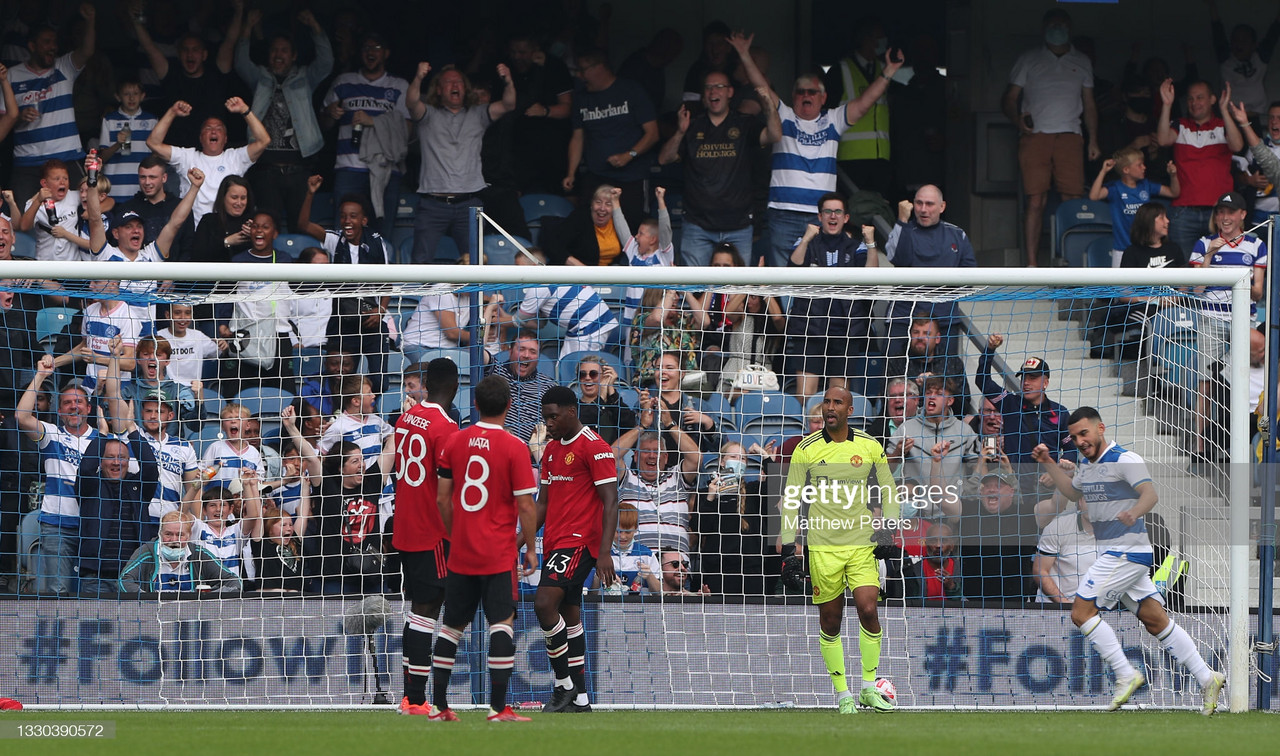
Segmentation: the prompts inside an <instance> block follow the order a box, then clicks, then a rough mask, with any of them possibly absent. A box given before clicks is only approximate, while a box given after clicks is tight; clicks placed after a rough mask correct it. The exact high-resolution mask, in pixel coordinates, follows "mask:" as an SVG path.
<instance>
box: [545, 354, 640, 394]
mask: <svg viewBox="0 0 1280 756" xmlns="http://www.w3.org/2000/svg"><path fill="white" fill-rule="evenodd" d="M588 356H596V357H599V358H600V359H601V360H602V361H603V362H604V364H606V365H609V366H610V367H612V368H613V370H614V372H616V373H617V374H618V380H619V381H621V382H623V383H626V382H627V368H626V366H625V365H623V364H622V359H621V358H619V357H618V355H616V354H610V353H608V352H596V351H585V352H570V353H569V354H566V355H565V356H563V357H561V358H560V361H559V363H558V364H557V366H556V383H559V384H560V385H561V386H572V385H574V384H575V383H577V382H578V362H579V360H581V359H582V358H583V357H588Z"/></svg>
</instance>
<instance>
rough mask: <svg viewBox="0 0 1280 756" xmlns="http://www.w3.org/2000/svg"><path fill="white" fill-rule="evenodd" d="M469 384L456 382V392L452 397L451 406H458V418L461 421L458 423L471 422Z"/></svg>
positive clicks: (470, 389)
mask: <svg viewBox="0 0 1280 756" xmlns="http://www.w3.org/2000/svg"><path fill="white" fill-rule="evenodd" d="M471 394H472V388H471V384H469V383H467V384H458V393H457V394H455V395H454V397H453V406H455V407H457V408H458V413H459V415H461V417H460V418H459V419H460V420H461V421H462V422H461V423H459V425H464V426H465V425H470V424H471V401H472V398H471Z"/></svg>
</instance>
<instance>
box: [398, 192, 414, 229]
mask: <svg viewBox="0 0 1280 756" xmlns="http://www.w3.org/2000/svg"><path fill="white" fill-rule="evenodd" d="M417 208H418V195H416V194H413V193H411V192H405V193H403V194H401V195H400V199H399V201H398V202H397V203H396V225H397V226H408V227H409V228H413V216H414V213H415V212H417Z"/></svg>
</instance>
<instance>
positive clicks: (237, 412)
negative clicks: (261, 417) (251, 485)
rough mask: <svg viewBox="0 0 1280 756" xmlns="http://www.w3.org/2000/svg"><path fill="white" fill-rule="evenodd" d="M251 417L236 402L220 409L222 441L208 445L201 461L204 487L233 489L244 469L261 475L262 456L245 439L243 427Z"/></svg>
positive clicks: (246, 410) (247, 411)
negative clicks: (233, 484)
mask: <svg viewBox="0 0 1280 756" xmlns="http://www.w3.org/2000/svg"><path fill="white" fill-rule="evenodd" d="M252 417H253V415H252V414H250V412H249V410H248V409H246V408H245V407H243V406H241V405H239V404H236V403H235V402H229V403H228V404H227V405H226V406H225V407H223V408H222V412H221V413H219V418H220V419H221V421H222V438H220V439H218V440H217V441H214V442H213V443H212V444H209V448H208V449H206V450H205V453H204V459H203V460H201V463H202V466H203V468H204V475H205V481H206V486H209V487H214V486H216V487H219V488H229V487H233V486H232V483H233V482H237V483H238V482H239V480H240V474H241V471H243V470H248V471H250V472H253V473H255V474H261V473H262V471H263V463H262V454H261V453H259V451H258V450H257V449H255V448H254V446H253V444H250V443H249V442H248V441H247V440H245V437H244V424H245V423H246V422H247V421H248V420H249V419H250V418H252Z"/></svg>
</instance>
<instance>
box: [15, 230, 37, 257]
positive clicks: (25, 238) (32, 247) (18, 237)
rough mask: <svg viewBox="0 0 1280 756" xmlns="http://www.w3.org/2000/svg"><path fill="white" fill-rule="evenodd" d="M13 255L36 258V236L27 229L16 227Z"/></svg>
mask: <svg viewBox="0 0 1280 756" xmlns="http://www.w3.org/2000/svg"><path fill="white" fill-rule="evenodd" d="M13 256H14V257H26V258H30V259H32V260H34V259H35V258H36V238H35V237H34V236H32V235H31V234H28V233H26V232H25V231H18V230H16V229H15V230H14V232H13Z"/></svg>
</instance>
